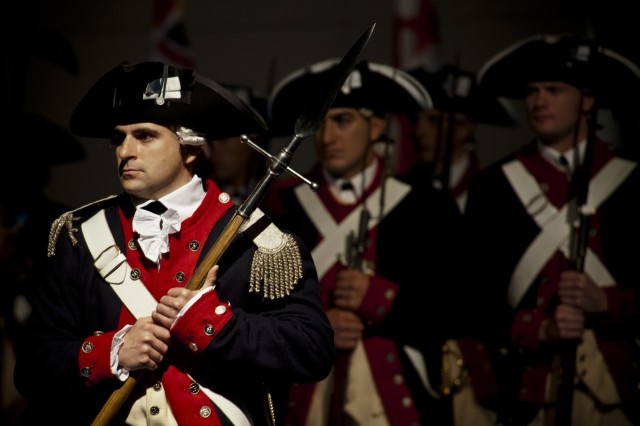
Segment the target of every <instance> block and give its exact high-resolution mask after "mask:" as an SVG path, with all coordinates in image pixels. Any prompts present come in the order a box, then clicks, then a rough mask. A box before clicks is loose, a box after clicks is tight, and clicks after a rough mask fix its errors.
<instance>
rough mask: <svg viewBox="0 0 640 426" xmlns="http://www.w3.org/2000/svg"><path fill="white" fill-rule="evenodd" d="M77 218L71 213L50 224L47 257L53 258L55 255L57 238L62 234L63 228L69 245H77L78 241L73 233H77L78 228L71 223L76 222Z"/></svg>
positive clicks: (64, 214)
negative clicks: (65, 230)
mask: <svg viewBox="0 0 640 426" xmlns="http://www.w3.org/2000/svg"><path fill="white" fill-rule="evenodd" d="M78 219H79V218H78V217H74V216H73V212H66V213H63V214H62V215H61V216H60V217H59V218H57V219H56V220H54V221H53V223H52V224H51V229H50V230H49V244H48V246H47V257H53V256H55V254H56V243H57V242H58V237H59V236H60V233H61V232H62V229H63V228H66V229H67V234H68V235H69V239H70V240H71V244H73V245H74V246H75V245H77V244H78V239H77V238H76V236H75V235H73V234H74V233H75V232H78V228H74V227H73V221H74V220H78Z"/></svg>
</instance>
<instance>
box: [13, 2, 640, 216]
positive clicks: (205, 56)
mask: <svg viewBox="0 0 640 426" xmlns="http://www.w3.org/2000/svg"><path fill="white" fill-rule="evenodd" d="M637 3H638V2H637V1H633V0H628V1H622V0H609V1H595V0H592V1H577V0H490V1H487V0H483V1H480V0H432V4H433V5H434V6H435V8H436V10H437V13H438V17H439V23H440V31H439V32H440V37H441V47H442V49H443V53H444V56H445V60H446V61H449V62H453V61H454V60H457V61H458V64H459V65H460V66H461V67H463V68H466V69H468V70H471V71H477V70H478V69H479V68H480V66H481V65H482V64H483V63H484V62H485V61H487V60H488V59H489V58H491V57H492V56H493V55H494V54H496V53H497V52H498V51H500V50H501V49H503V48H505V47H507V46H508V45H510V44H512V43H514V42H516V41H518V40H520V39H522V38H525V37H528V36H531V35H534V34H537V33H543V32H547V33H567V32H572V33H576V34H579V35H592V36H595V37H597V38H598V39H599V40H600V41H601V42H602V43H603V44H604V45H605V46H607V47H609V48H610V49H612V50H615V51H617V52H618V53H621V54H623V55H624V56H626V57H627V58H629V59H632V60H634V61H635V62H636V63H640V49H638V47H637V43H638V39H639V37H638V36H639V31H638V29H637V28H638V25H637V24H636V20H637V18H636V15H635V13H632V12H634V11H633V9H634V6H637ZM393 5H394V3H393V1H392V0H323V1H320V0H314V1H311V0H225V1H213V0H186V1H185V23H186V28H187V31H188V36H189V40H190V44H191V47H192V49H193V57H194V59H195V66H196V69H197V70H198V71H199V72H200V73H201V74H204V75H206V76H208V77H210V78H213V79H214V80H216V81H219V82H223V83H235V84H249V85H252V86H254V87H255V88H257V89H258V90H262V91H264V92H267V91H268V90H269V89H270V88H271V87H272V86H273V84H274V82H277V81H278V79H280V78H282V77H283V76H285V75H286V74H288V73H289V72H291V71H293V70H294V69H297V68H299V67H301V66H303V65H305V64H306V63H311V62H316V61H319V60H323V59H327V58H331V57H339V56H342V55H343V54H344V53H345V52H346V50H347V49H348V48H349V46H350V45H351V44H352V43H353V41H355V39H356V38H357V37H358V36H359V35H360V34H362V33H363V32H364V31H365V30H366V29H367V28H368V27H369V26H370V25H371V24H372V23H374V22H375V23H376V29H375V32H374V34H373V36H372V38H371V40H370V42H369V45H368V46H367V48H366V51H365V53H364V55H363V58H364V59H368V60H372V61H377V62H384V63H391V61H392V22H393ZM3 18H4V19H3V20H4V22H3V35H4V37H3V39H4V46H5V52H4V55H3V56H4V58H5V59H4V60H3V61H6V62H5V66H3V70H4V81H5V90H4V92H5V94H4V95H5V99H8V100H9V102H7V103H5V108H10V109H11V108H24V110H26V111H29V112H35V113H41V114H42V115H44V116H46V117H47V118H49V119H51V120H52V121H54V122H55V123H58V124H60V125H62V126H65V127H66V126H67V123H68V118H69V116H70V114H71V112H72V110H73V108H74V107H75V105H76V103H77V102H78V100H79V99H80V97H81V96H82V95H83V94H84V93H85V91H86V90H87V89H88V88H89V87H90V86H91V84H93V83H94V82H95V80H96V79H97V78H99V77H100V76H101V75H102V74H103V73H104V72H106V71H107V70H108V69H111V68H112V67H114V66H115V65H117V64H118V63H120V62H121V61H124V60H128V61H131V62H138V61H145V60H149V59H150V58H151V56H150V51H151V50H150V34H151V1H149V0H137V1H132V0H102V1H96V0H93V1H87V0H59V1H53V0H51V1H40V2H37V1H35V2H34V1H21V2H14V3H10V2H9V3H7V2H5V6H4V7H3ZM44 30H52V31H54V32H53V33H51V35H50V36H44V37H41V38H40V39H38V38H37V37H36V36H37V35H38V34H42V33H41V32H42V31H44ZM53 34H57V35H59V36H61V37H63V38H64V39H65V40H67V41H68V43H69V44H70V45H71V47H72V49H73V51H74V52H75V55H76V56H77V60H78V69H77V73H75V74H74V73H70V72H67V71H65V70H63V69H61V68H60V67H59V66H56V65H54V64H52V63H51V62H50V61H47V60H46V59H43V58H42V57H35V55H31V54H26V52H27V53H28V52H30V51H31V50H32V49H34V48H38V46H35V47H34V40H36V41H35V44H36V45H39V46H40V47H39V48H40V49H41V50H44V51H47V49H51V47H50V46H48V44H51V45H54V43H53V42H54V41H55V37H54V36H53ZM454 58H457V59H454ZM515 107H516V108H517V109H519V110H521V106H520V105H518V104H517V103H516V104H515ZM635 116H636V112H632V113H629V114H627V116H623V117H618V118H620V120H617V121H614V120H613V119H612V117H611V116H610V115H607V112H606V111H605V112H603V113H602V114H601V122H602V123H603V124H604V128H603V129H602V131H601V134H602V135H603V136H604V137H605V138H606V139H609V140H611V141H614V142H616V143H620V144H623V145H626V146H633V144H635V143H636V142H637V140H636V139H637V138H638V136H637V135H638V133H639V132H638V125H637V124H636V122H637V120H636V119H635ZM6 124H7V125H11V123H6ZM24 132H25V133H28V132H29V129H24ZM528 138H529V132H528V130H527V127H526V124H524V125H521V126H519V127H517V128H513V129H504V128H495V127H490V126H480V128H479V132H478V152H479V155H480V158H481V160H482V161H483V162H484V163H489V162H491V161H494V160H496V159H497V158H498V157H500V156H502V155H503V154H505V153H506V152H508V151H511V150H512V149H515V148H516V147H517V146H519V145H520V144H522V143H524V142H526V141H527V139H528ZM81 142H82V143H83V145H84V146H85V148H86V150H87V158H86V160H84V161H82V162H80V163H75V164H68V165H61V166H56V167H54V169H53V175H52V180H51V183H50V184H49V185H48V186H47V193H48V194H50V195H51V196H52V197H54V198H56V199H58V200H60V201H63V202H66V203H68V204H70V205H71V206H74V207H76V206H81V205H83V204H85V203H88V202H90V201H93V200H96V199H99V198H102V197H105V196H107V195H109V194H112V193H115V192H118V191H119V190H120V187H119V184H118V182H117V179H116V173H115V159H114V156H113V154H112V152H111V149H110V148H109V147H108V143H107V142H106V141H102V140H92V139H82V140H81ZM3 143H13V144H23V145H24V150H23V153H24V155H22V156H21V158H5V161H15V162H19V163H20V164H23V165H24V175H21V176H16V179H26V178H28V173H29V163H30V160H29V158H30V156H33V155H38V150H37V148H36V147H34V146H30V145H29V144H27V143H25V142H24V141H21V140H6V139H5V140H3ZM45 143H46V142H45ZM629 144H630V145H629ZM277 146H278V140H275V141H274V144H273V145H272V149H271V150H272V152H274V153H275V151H274V149H275V148H276V147H277ZM312 162H313V153H312V150H311V149H310V141H305V143H304V144H303V145H302V146H301V147H300V149H299V151H298V152H297V153H296V156H295V158H294V161H293V163H292V166H294V167H296V168H298V169H299V170H300V171H304V170H306V168H307V167H308V166H309V165H310V164H311V163H312ZM10 184H11V183H10V182H2V185H10Z"/></svg>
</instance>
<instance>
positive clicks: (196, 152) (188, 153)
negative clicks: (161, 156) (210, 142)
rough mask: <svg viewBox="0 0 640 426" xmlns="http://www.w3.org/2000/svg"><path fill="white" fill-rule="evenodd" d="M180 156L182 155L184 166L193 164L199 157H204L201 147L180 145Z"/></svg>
mask: <svg viewBox="0 0 640 426" xmlns="http://www.w3.org/2000/svg"><path fill="white" fill-rule="evenodd" d="M180 154H181V155H182V161H184V164H193V163H194V162H195V161H196V158H198V156H202V157H204V152H202V149H201V147H199V146H195V145H186V144H181V145H180Z"/></svg>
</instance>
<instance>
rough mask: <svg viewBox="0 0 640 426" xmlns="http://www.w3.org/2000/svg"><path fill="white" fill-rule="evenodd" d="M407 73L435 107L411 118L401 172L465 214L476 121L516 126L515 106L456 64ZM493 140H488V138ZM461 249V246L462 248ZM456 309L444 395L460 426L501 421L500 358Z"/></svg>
mask: <svg viewBox="0 0 640 426" xmlns="http://www.w3.org/2000/svg"><path fill="white" fill-rule="evenodd" d="M409 73H410V74H411V75H412V76H413V77H415V78H416V80H418V81H419V82H420V83H421V84H422V85H423V86H424V87H425V88H426V89H427V90H428V91H429V95H431V99H432V101H433V108H430V109H427V110H425V111H420V112H418V113H417V114H413V115H411V116H410V120H409V123H410V124H411V126H412V137H413V140H412V142H413V144H414V147H415V152H416V159H415V161H416V162H415V165H414V166H413V167H412V168H411V169H410V170H409V171H408V173H406V174H405V175H404V176H403V179H405V180H406V181H407V182H409V183H411V184H413V185H429V186H434V187H437V188H442V189H445V188H447V189H448V192H449V193H450V195H451V196H452V197H453V198H454V199H455V200H456V203H457V204H458V207H459V208H460V211H461V212H464V208H465V204H466V200H467V191H468V188H469V184H470V183H471V180H472V179H473V178H474V177H475V175H476V174H477V173H478V172H479V171H480V169H481V164H480V160H479V158H478V155H477V152H476V148H477V141H476V131H477V126H478V125H491V126H501V127H509V126H515V125H516V119H515V117H516V115H515V111H514V109H513V106H512V105H511V104H510V103H509V101H508V100H506V99H501V98H498V97H497V96H495V95H493V94H492V93H490V92H487V91H486V90H483V89H482V88H480V87H479V86H478V84H477V81H476V75H475V73H472V72H469V71H466V70H463V69H461V68H458V67H456V66H454V65H445V66H444V67H442V68H441V69H440V70H439V71H437V72H430V71H427V70H426V69H424V68H415V69H412V70H410V71H409ZM487 142H488V143H490V141H487ZM462 249H463V247H460V252H462ZM458 306H459V309H457V310H456V311H455V313H453V315H452V316H453V317H457V318H458V320H457V321H451V322H457V323H458V324H459V325H460V329H459V330H457V331H456V333H455V334H453V333H452V334H451V335H450V337H453V336H458V338H456V339H453V338H451V339H448V340H447V341H446V342H444V343H443V345H442V348H443V350H442V362H443V366H446V368H445V370H443V374H442V377H441V383H440V385H439V389H440V392H441V393H442V395H441V398H442V399H450V400H451V406H452V416H453V420H454V424H455V425H456V426H464V425H468V426H486V425H495V424H498V421H499V420H498V418H497V413H496V410H497V407H496V405H495V404H496V400H497V397H498V393H499V384H498V378H497V377H496V374H497V370H498V368H499V364H500V363H501V362H502V357H501V355H500V354H499V353H491V352H490V351H489V350H488V348H487V347H485V345H484V344H483V343H482V342H481V341H480V340H478V338H477V337H478V336H474V335H473V333H471V332H470V330H469V328H468V327H467V325H468V324H469V323H472V322H473V321H474V318H472V317H469V316H467V315H466V310H465V309H460V308H461V307H462V306H463V305H462V304H459V305H458Z"/></svg>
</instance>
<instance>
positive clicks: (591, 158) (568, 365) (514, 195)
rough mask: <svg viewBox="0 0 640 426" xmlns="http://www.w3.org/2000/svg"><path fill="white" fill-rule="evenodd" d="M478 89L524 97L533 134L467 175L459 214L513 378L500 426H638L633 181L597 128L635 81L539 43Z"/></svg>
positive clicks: (492, 330) (636, 89) (630, 167)
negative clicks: (603, 114)
mask: <svg viewBox="0 0 640 426" xmlns="http://www.w3.org/2000/svg"><path fill="white" fill-rule="evenodd" d="M478 78H479V83H480V85H481V86H482V87H484V88H486V89H487V90H491V91H492V92H493V93H495V94H496V95H501V96H508V97H511V98H520V99H523V100H524V106H525V109H526V112H527V118H528V121H529V125H530V127H531V130H532V131H533V138H532V140H531V141H530V142H529V143H528V144H526V145H524V146H523V147H522V148H520V149H518V150H517V151H516V152H514V153H512V154H510V155H508V156H507V157H506V158H504V159H502V160H500V161H498V162H497V163H496V164H494V165H491V166H489V167H487V168H486V169H485V170H483V171H482V172H481V173H480V174H479V175H477V176H476V178H475V180H474V181H473V182H472V184H471V188H470V190H469V196H468V200H467V209H466V213H465V217H466V223H467V225H468V230H469V233H470V234H469V238H470V240H469V244H468V246H469V247H470V253H469V254H468V256H467V258H468V259H469V261H470V265H469V267H468V268H467V269H468V271H469V273H470V277H469V279H468V280H467V282H468V284H469V290H468V294H469V295H468V296H467V297H470V298H471V299H472V300H474V301H475V306H476V308H477V315H475V317H477V318H479V319H481V318H485V319H488V320H489V322H487V323H484V324H478V325H480V327H481V329H483V330H485V331H486V333H487V336H488V337H487V339H489V340H493V341H494V342H495V344H496V345H498V347H500V348H501V349H503V350H505V351H507V352H508V353H509V356H510V359H511V362H510V363H509V365H510V366H511V367H512V368H513V370H510V371H508V372H507V374H506V375H505V377H506V378H507V382H506V383H507V385H508V386H509V388H508V389H509V391H508V393H507V394H505V396H506V398H507V404H506V406H505V408H506V409H505V412H504V413H505V415H506V419H505V421H510V422H513V424H518V425H520V424H543V422H545V424H558V425H560V424H573V425H630V424H638V422H639V421H640V418H639V417H638V415H637V413H638V411H637V408H638V406H639V402H640V399H639V397H640V393H639V392H640V391H639V388H638V385H639V384H640V371H639V369H638V365H639V364H638V360H639V359H638V351H637V341H636V338H637V336H638V314H639V311H638V306H639V305H638V303H639V302H640V299H639V297H640V283H639V281H638V273H637V259H638V258H639V256H640V247H639V246H638V245H637V244H630V243H629V242H630V241H637V239H638V238H640V223H639V222H638V220H637V214H636V212H634V211H633V209H632V208H630V206H629V203H631V202H633V200H634V199H636V198H637V190H638V188H639V187H640V186H639V185H640V181H639V179H640V172H639V170H638V166H637V163H636V162H635V161H631V160H629V159H626V158H623V157H622V156H620V155H619V154H618V153H617V152H616V147H615V146H614V145H613V144H611V143H607V142H605V141H603V140H601V139H600V138H599V137H598V134H597V133H596V130H597V127H596V126H597V125H598V120H597V117H598V115H597V113H598V111H599V110H600V109H603V108H608V109H612V110H615V108H625V107H627V106H628V105H630V102H637V99H638V96H639V95H640V70H639V69H638V67H637V66H635V65H634V64H633V63H631V62H630V61H628V60H626V59H625V58H624V57H622V56H620V55H619V54H616V53H615V52H613V51H611V50H609V49H607V48H605V47H603V46H602V45H600V44H599V43H598V42H596V41H595V40H592V39H588V38H582V37H577V36H572V35H565V36H557V35H539V36H534V37H531V38H528V39H526V40H523V41H521V42H519V43H516V44H514V45H512V46H510V47H509V48H507V49H505V50H504V51H502V52H500V53H499V54H498V55H496V56H495V57H494V58H492V59H491V60H489V61H488V62H487V63H486V65H485V66H484V67H482V68H481V69H480V71H479V73H478ZM492 320H493V321H492ZM565 385H566V386H565ZM547 422H552V423H547Z"/></svg>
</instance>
